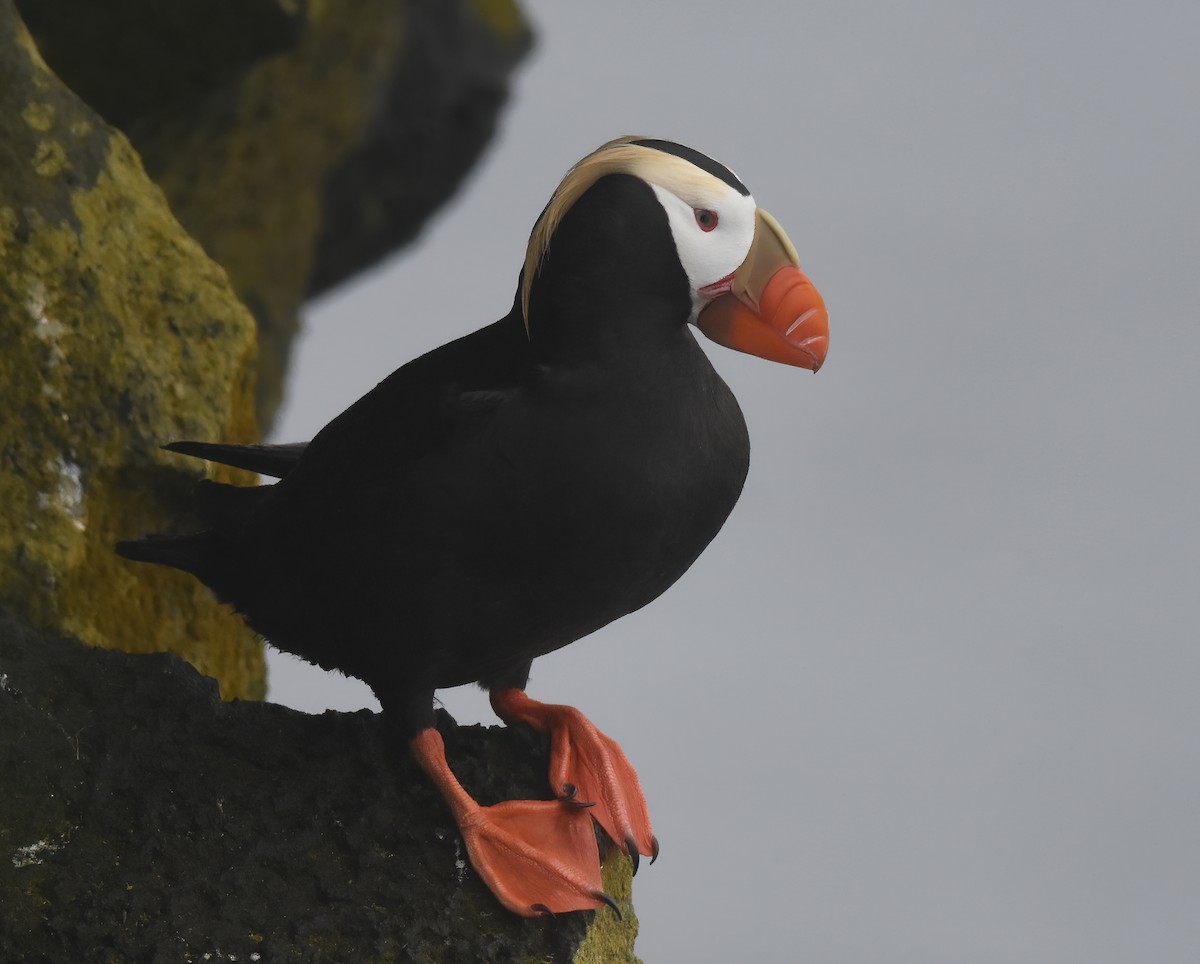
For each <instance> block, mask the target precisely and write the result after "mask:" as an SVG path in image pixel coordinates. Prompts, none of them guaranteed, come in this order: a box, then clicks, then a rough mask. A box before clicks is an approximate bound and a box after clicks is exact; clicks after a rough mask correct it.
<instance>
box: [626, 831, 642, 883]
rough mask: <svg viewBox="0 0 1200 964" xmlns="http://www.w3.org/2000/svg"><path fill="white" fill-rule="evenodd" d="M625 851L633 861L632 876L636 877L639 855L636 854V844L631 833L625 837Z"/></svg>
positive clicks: (639, 860)
mask: <svg viewBox="0 0 1200 964" xmlns="http://www.w3.org/2000/svg"><path fill="white" fill-rule="evenodd" d="M625 853H627V854H629V859H630V860H632V861H633V876H634V877H636V876H637V872H638V864H639V863H640V862H641V856H640V855H639V854H638V845H637V841H636V840H634V839H633V834H630V835H629V836H628V837H626V838H625Z"/></svg>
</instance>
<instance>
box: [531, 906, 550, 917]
mask: <svg viewBox="0 0 1200 964" xmlns="http://www.w3.org/2000/svg"><path fill="white" fill-rule="evenodd" d="M529 909H530V910H535V911H537V912H538V913H539V914H544V915H545V916H547V917H549V918H550V919H551V920H554V918H555V913H554V911H552V910H551V909H550V908H549V907H547V906H546V905H545V904H530V905H529Z"/></svg>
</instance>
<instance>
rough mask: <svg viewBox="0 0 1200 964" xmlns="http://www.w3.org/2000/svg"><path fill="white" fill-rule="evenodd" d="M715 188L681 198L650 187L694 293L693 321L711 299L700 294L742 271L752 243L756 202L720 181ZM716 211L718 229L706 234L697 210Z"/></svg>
mask: <svg viewBox="0 0 1200 964" xmlns="http://www.w3.org/2000/svg"><path fill="white" fill-rule="evenodd" d="M708 180H709V181H711V184H709V183H707V182H706V183H704V185H703V187H702V188H700V187H699V186H698V185H696V186H692V185H689V186H688V188H687V189H686V196H683V197H681V196H680V195H679V194H676V193H675V192H674V191H671V190H669V189H667V188H665V187H662V186H661V185H658V184H651V185H650V187H651V188H652V189H653V190H654V194H655V196H656V197H657V198H658V202H659V203H660V204H661V205H662V206H663V209H664V210H665V211H666V212H667V221H668V223H669V224H670V226H671V234H672V236H673V237H674V239H675V250H676V252H678V254H679V263H680V264H681V265H683V270H684V272H685V273H686V274H687V278H688V283H689V284H690V285H691V289H692V314H691V317H690V318H689V319H688V320H689V321H692V322H694V321H695V320H696V316H697V315H699V313H700V309H702V308H703V307H704V306H705V305H706V304H707V303H708V300H707V299H706V298H705V297H704V296H703V295H702V294H700V289H701V288H704V287H706V286H708V285H711V284H714V283H716V282H718V281H720V280H721V279H722V278H725V277H728V276H729V275H731V274H733V272H734V271H736V270H737V269H738V267H739V266H740V265H741V263H742V262H743V261H745V260H746V255H747V254H748V253H749V251H750V245H751V243H752V242H753V241H754V212H755V211H756V210H757V205H756V204H755V203H754V198H753V197H750V196H749V195H745V194H739V193H738V192H737V191H735V190H734V189H733V188H731V187H730V186H729V185H728V184H725V183H724V182H723V181H719V180H718V179H717V178H715V177H714V178H709V179H708ZM697 210H701V211H715V212H716V215H717V226H716V227H715V228H713V229H712V230H711V231H705V230H704V229H703V228H701V226H700V225H699V223H697V221H696V211H697Z"/></svg>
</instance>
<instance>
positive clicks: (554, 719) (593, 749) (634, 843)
mask: <svg viewBox="0 0 1200 964" xmlns="http://www.w3.org/2000/svg"><path fill="white" fill-rule="evenodd" d="M491 699H492V708H493V709H494V710H495V711H496V714H497V715H498V716H499V717H500V718H501V719H502V720H504V721H505V722H507V723H528V724H529V725H530V726H532V727H533V728H534V729H535V730H539V731H541V732H543V733H549V734H550V786H551V787H552V788H553V790H554V792H555V793H557V794H561V795H562V797H563V798H564V799H567V800H571V801H572V802H578V803H583V804H587V803H595V806H594V807H592V808H590V810H589V811H588V812H589V813H591V815H592V816H593V817H595V818H596V821H597V823H599V824H600V826H602V827H603V828H604V830H605V832H606V833H607V834H608V835H609V837H611V838H612V840H613V841H614V842H615V843H616V844H617V845H618V846H620V847H623V848H624V849H625V852H626V853H627V854H629V856H630V857H632V858H633V870H634V873H637V866H638V854H639V853H643V854H646V855H647V856H648V857H650V862H651V863H653V862H654V860H655V859H656V858H657V857H658V840H657V839H656V838H655V836H654V834H653V833H652V832H651V830H650V814H649V811H648V810H647V809H646V798H645V796H644V795H643V793H642V786H641V784H640V783H639V782H638V778H637V773H636V772H635V771H634V769H633V765H632V764H631V763H630V762H629V760H628V758H627V757H626V756H625V754H624V753H623V752H622V751H621V748H620V747H619V746H617V744H616V743H615V742H613V741H612V740H611V739H609V738H608V737H607V736H605V735H604V734H603V733H601V732H600V731H599V730H598V729H597V728H596V726H595V724H593V723H592V721H591V720H589V719H588V718H587V717H586V716H584V715H583V714H582V713H580V712H579V710H577V709H575V708H574V707H573V706H561V705H555V704H551V703H539V702H538V701H537V700H534V699H530V698H529V697H528V696H526V695H525V691H524V690H519V689H517V688H516V687H508V688H506V689H495V690H492V692H491Z"/></svg>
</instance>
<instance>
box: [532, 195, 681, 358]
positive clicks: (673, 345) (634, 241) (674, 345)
mask: <svg viewBox="0 0 1200 964" xmlns="http://www.w3.org/2000/svg"><path fill="white" fill-rule="evenodd" d="M690 292H691V288H690V285H689V284H688V280H687V275H686V273H685V272H684V270H683V267H682V265H680V263H679V255H678V253H677V252H676V250H675V242H674V239H673V237H672V235H671V229H670V226H669V224H668V222H667V214H666V211H664V210H663V208H662V205H661V204H660V203H659V201H658V199H657V198H656V197H655V195H654V192H653V190H652V189H651V188H650V186H649V185H648V184H646V183H645V182H644V181H640V180H638V179H637V178H634V177H630V176H628V175H611V176H609V177H606V178H603V179H601V180H600V181H598V182H597V183H596V184H595V185H593V187H592V188H591V189H589V190H588V192H587V193H586V194H585V195H584V196H583V197H582V198H580V199H579V200H578V201H577V202H576V203H575V204H574V205H573V206H572V208H571V209H570V210H569V211H568V212H567V214H566V216H565V217H564V218H563V220H562V223H561V224H560V225H559V227H558V230H557V231H556V232H555V234H554V238H553V239H552V241H551V244H550V247H549V249H548V251H547V252H546V254H545V257H544V258H543V260H542V263H541V265H540V268H539V270H538V273H537V275H536V276H535V278H534V280H533V284H532V287H531V292H530V319H529V321H530V325H529V330H530V348H531V354H532V356H533V357H534V359H535V361H537V362H539V363H542V364H569V365H572V366H580V365H617V366H623V365H625V364H628V363H630V362H636V361H637V360H639V359H651V358H654V359H659V358H661V357H662V356H663V355H664V353H667V354H668V355H669V353H670V352H672V351H677V350H679V345H680V344H681V340H683V339H688V333H687V332H686V330H685V329H686V325H687V319H688V317H689V315H690V313H691V293H690Z"/></svg>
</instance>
